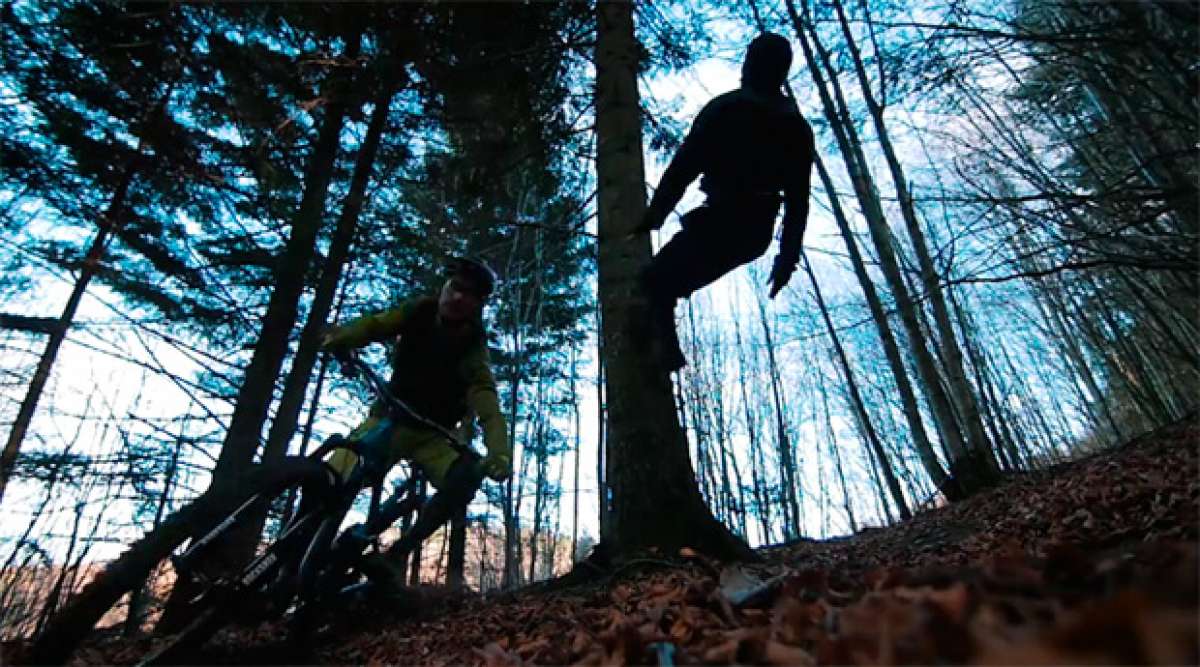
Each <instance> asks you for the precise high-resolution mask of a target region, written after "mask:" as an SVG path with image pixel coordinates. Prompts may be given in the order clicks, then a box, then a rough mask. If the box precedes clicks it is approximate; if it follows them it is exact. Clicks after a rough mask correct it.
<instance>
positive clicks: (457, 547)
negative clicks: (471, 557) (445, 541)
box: [446, 507, 467, 588]
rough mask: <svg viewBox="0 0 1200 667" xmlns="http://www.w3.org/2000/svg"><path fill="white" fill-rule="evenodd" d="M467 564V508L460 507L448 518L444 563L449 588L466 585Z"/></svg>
mask: <svg viewBox="0 0 1200 667" xmlns="http://www.w3.org/2000/svg"><path fill="white" fill-rule="evenodd" d="M466 565H467V508H465V507H464V508H462V510H460V511H459V512H457V513H456V514H455V515H454V517H453V518H452V519H450V556H449V558H448V559H447V565H446V585H447V586H449V587H450V588H463V587H465V586H466V583H467V578H466V571H465V570H466Z"/></svg>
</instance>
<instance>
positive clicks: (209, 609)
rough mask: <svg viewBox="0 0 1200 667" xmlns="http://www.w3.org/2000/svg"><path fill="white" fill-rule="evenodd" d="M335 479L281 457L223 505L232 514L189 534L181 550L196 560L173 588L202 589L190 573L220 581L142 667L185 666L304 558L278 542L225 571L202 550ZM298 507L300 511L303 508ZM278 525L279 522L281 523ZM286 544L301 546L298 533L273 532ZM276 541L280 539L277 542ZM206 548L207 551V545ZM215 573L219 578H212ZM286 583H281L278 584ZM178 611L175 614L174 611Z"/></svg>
mask: <svg viewBox="0 0 1200 667" xmlns="http://www.w3.org/2000/svg"><path fill="white" fill-rule="evenodd" d="M335 486H336V481H335V479H334V478H333V477H332V475H331V473H330V470H329V468H328V467H327V466H326V465H325V464H323V463H321V462H320V461H317V460H314V459H310V458H304V457H286V458H284V459H282V460H281V461H278V462H276V463H272V464H271V465H270V466H269V467H266V466H264V467H262V468H260V469H257V470H255V471H254V472H253V473H252V474H251V475H250V476H249V477H248V479H247V483H246V484H244V485H242V487H241V489H240V491H239V493H238V494H237V497H236V498H234V499H232V501H231V502H230V503H229V505H228V506H230V507H233V508H235V509H234V510H233V511H232V512H231V513H229V514H225V515H221V516H218V517H214V518H212V519H211V520H210V521H208V522H207V524H206V525H202V526H201V528H200V530H196V531H193V534H194V535H195V536H196V537H195V538H194V539H193V540H192V542H191V544H190V545H189V547H188V549H186V550H185V551H184V554H185V557H186V558H187V559H188V560H189V561H193V560H194V561H195V568H194V569H193V568H191V567H190V566H189V567H188V568H187V570H185V572H186V573H181V574H180V577H181V579H180V583H179V584H177V585H185V586H190V587H192V588H193V590H197V589H198V590H203V589H204V585H203V584H197V582H195V581H194V579H192V578H190V577H189V580H186V581H185V577H188V574H187V573H191V572H193V571H194V572H195V573H197V575H198V576H200V577H202V578H206V579H209V580H216V581H217V582H219V583H215V584H212V585H210V586H209V587H208V589H207V590H203V592H202V593H201V594H200V595H199V596H198V598H197V599H196V600H195V601H194V602H192V603H189V606H190V608H189V609H187V610H186V611H185V612H181V613H182V614H184V615H186V616H187V617H188V618H189V619H190V620H188V621H187V622H185V623H183V624H182V626H183V627H182V628H181V629H180V630H179V631H178V632H177V633H175V634H173V635H172V636H171V637H169V638H168V639H167V640H165V641H164V642H163V643H162V644H160V645H158V646H156V647H155V649H154V650H153V651H152V652H151V653H150V654H148V655H147V656H146V657H145V658H144V659H143V661H142V662H141V663H140V664H142V665H170V664H186V663H188V662H189V661H195V660H197V659H198V658H199V656H198V655H197V653H198V652H199V649H200V648H201V646H203V644H204V642H206V641H207V640H208V639H209V637H211V636H212V635H213V634H215V633H216V632H217V631H218V630H220V629H221V628H222V627H224V626H225V625H227V624H229V623H231V622H233V621H234V620H237V619H242V618H245V617H246V615H247V614H246V613H245V608H246V607H247V606H249V605H247V603H249V602H252V600H249V598H250V597H251V596H258V595H261V593H260V591H261V589H262V588H264V584H263V583H262V582H264V581H267V580H268V579H269V578H270V577H273V576H275V575H276V574H277V573H278V572H280V570H281V569H286V568H287V567H289V566H291V567H293V568H294V564H293V563H291V562H290V561H292V560H296V559H298V558H299V557H300V556H301V555H303V549H302V548H301V549H295V548H282V547H291V546H292V544H288V545H284V544H283V543H282V542H276V541H274V540H273V541H272V542H271V543H268V544H267V545H266V547H265V549H260V550H259V551H260V552H261V553H260V554H259V555H252V556H251V557H250V559H249V560H248V561H246V562H244V563H243V564H242V565H240V566H234V567H228V565H227V564H226V565H220V564H218V566H217V567H212V566H211V565H212V564H211V563H208V564H206V563H205V562H204V561H205V559H206V557H207V556H209V555H210V554H208V553H207V550H208V549H209V548H211V549H212V550H213V551H217V550H219V545H220V540H221V537H222V536H225V535H229V534H232V533H233V532H234V531H236V530H238V529H239V528H242V527H244V526H245V525H247V524H248V523H249V522H252V521H259V520H261V517H262V516H263V512H268V513H269V511H270V510H271V509H272V508H276V509H278V508H280V507H281V506H283V505H285V504H286V503H287V502H289V501H292V500H294V499H295V498H296V497H297V496H299V495H300V494H302V493H303V494H307V496H308V497H309V498H310V499H311V498H314V497H317V498H321V497H322V496H325V495H326V494H329V493H332V491H333V490H334V488H335ZM303 505H309V507H307V508H304V509H303V511H305V512H317V511H319V509H320V507H321V506H322V503H320V502H317V503H312V502H311V501H309V502H306V503H303ZM303 505H302V508H303ZM302 519H303V517H301V516H297V517H295V518H294V519H293V520H292V521H291V522H290V523H289V525H291V526H295V525H297V524H298V523H299V522H300V521H301V520H302ZM280 521H281V523H282V521H283V520H282V519H281V520H280ZM278 532H279V533H281V534H282V535H285V536H287V537H283V539H285V540H286V541H287V542H289V543H296V544H298V543H300V542H302V541H303V536H302V535H292V534H290V531H288V530H286V526H282V525H281V527H280V530H279V531H278ZM277 539H279V538H277ZM210 545H211V547H210ZM214 570H219V571H220V574H214ZM283 585H286V582H283ZM177 613H180V612H177Z"/></svg>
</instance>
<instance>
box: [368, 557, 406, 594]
mask: <svg viewBox="0 0 1200 667" xmlns="http://www.w3.org/2000/svg"><path fill="white" fill-rule="evenodd" d="M358 569H359V570H360V571H361V572H362V573H363V574H365V575H366V576H367V578H368V579H370V580H371V582H372V583H374V584H375V585H376V586H377V587H379V589H380V590H382V591H384V592H387V593H394V592H396V591H399V590H401V589H403V588H404V582H405V576H404V569H403V568H401V567H400V566H399V565H397V564H396V563H395V562H394V561H392V559H390V558H388V557H387V556H385V555H384V554H368V555H366V556H363V557H362V559H361V560H359V563H358Z"/></svg>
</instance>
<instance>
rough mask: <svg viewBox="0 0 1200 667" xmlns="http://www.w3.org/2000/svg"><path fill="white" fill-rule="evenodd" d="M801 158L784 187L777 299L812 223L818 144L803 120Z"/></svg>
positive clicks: (774, 280)
mask: <svg viewBox="0 0 1200 667" xmlns="http://www.w3.org/2000/svg"><path fill="white" fill-rule="evenodd" d="M800 122H801V123H802V127H801V132H800V147H799V151H798V153H799V157H800V163H799V164H798V165H796V169H795V171H790V172H788V175H789V178H788V180H787V182H786V183H785V184H784V186H783V202H784V212H783V233H782V234H781V236H780V239H779V254H778V255H776V256H775V266H774V267H773V268H772V269H771V293H770V297H771V298H775V295H776V294H778V293H779V291H780V290H781V289H783V286H784V285H786V284H787V283H788V281H789V280H791V278H792V272H794V271H795V270H796V265H797V264H799V263H800V247H801V245H802V244H803V242H804V230H805V227H807V226H808V198H809V195H810V190H811V182H812V166H813V156H814V155H815V153H814V150H815V148H814V145H813V133H812V128H811V127H809V125H808V123H807V122H806V121H804V120H803V119H801V121H800Z"/></svg>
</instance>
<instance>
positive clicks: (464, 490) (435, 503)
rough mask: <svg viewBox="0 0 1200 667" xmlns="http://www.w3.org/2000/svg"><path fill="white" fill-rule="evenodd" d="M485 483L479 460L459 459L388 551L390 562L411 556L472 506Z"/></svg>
mask: <svg viewBox="0 0 1200 667" xmlns="http://www.w3.org/2000/svg"><path fill="white" fill-rule="evenodd" d="M447 448H448V447H447ZM482 483H483V473H482V471H480V469H479V461H478V459H477V458H476V457H473V456H469V457H468V456H459V457H458V459H456V460H455V461H454V463H453V464H452V465H451V466H450V469H449V470H447V471H446V475H445V478H444V479H443V480H442V483H441V484H440V485H439V488H438V491H437V493H435V494H433V497H432V498H430V499H429V502H427V503H426V504H425V506H424V507H422V508H421V513H420V514H419V515H418V516H417V521H416V523H414V524H413V526H412V528H410V529H409V530H408V532H407V533H405V534H404V535H402V536H401V537H400V539H399V540H397V541H396V543H395V544H393V545H392V546H391V547H390V548H389V549H388V550H387V556H388V558H389V559H391V560H393V561H395V560H396V559H399V558H402V557H403V556H406V555H408V554H409V553H411V552H412V551H413V550H414V549H416V547H417V545H418V544H420V543H421V542H422V541H423V540H425V538H427V537H429V536H430V535H432V534H433V533H434V531H436V530H437V529H438V528H441V527H442V526H443V525H444V524H445V523H446V522H447V521H449V520H450V518H451V517H453V516H454V514H455V513H456V512H458V511H459V510H460V509H462V508H464V507H466V506H467V505H468V504H470V502H471V499H472V498H474V497H475V494H476V493H477V492H478V491H479V486H480V485H481V484H482Z"/></svg>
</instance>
